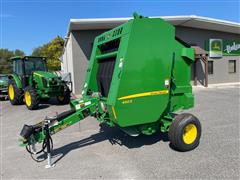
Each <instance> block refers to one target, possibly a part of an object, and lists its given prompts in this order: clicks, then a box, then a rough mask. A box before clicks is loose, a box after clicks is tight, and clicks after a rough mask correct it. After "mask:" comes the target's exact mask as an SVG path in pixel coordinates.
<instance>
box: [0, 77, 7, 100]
mask: <svg viewBox="0 0 240 180" xmlns="http://www.w3.org/2000/svg"><path fill="white" fill-rule="evenodd" d="M7 82H8V75H6V74H0V100H2V99H5V100H7V98H8V94H7Z"/></svg>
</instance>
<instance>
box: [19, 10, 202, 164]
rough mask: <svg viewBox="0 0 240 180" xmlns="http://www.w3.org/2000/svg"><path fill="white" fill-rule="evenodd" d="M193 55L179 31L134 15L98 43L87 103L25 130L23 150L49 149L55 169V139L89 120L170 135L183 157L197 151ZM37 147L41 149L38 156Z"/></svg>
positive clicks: (87, 84)
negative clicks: (188, 152) (191, 73)
mask: <svg viewBox="0 0 240 180" xmlns="http://www.w3.org/2000/svg"><path fill="white" fill-rule="evenodd" d="M193 62H194V49H192V48H191V47H190V46H189V45H188V44H187V43H185V42H184V41H182V40H180V39H179V38H178V37H176V36H175V28H174V26H172V25H171V24H169V23H167V22H165V21H164V20H162V19H159V18H147V17H143V16H139V15H137V14H136V13H135V14H134V19H131V20H129V21H128V22H127V23H125V24H122V25H120V26H118V27H116V28H114V29H112V30H110V31H107V32H105V33H103V34H101V35H99V36H97V37H96V38H95V41H94V46H93V50H92V54H91V58H90V62H89V65H88V68H87V72H86V76H85V82H84V85H83V88H82V98H79V99H75V100H72V101H71V102H70V110H69V111H66V112H63V113H61V114H58V115H56V116H55V117H46V118H45V120H43V121H42V122H40V123H38V124H36V125H32V126H31V125H30V126H29V125H24V127H23V129H22V131H21V133H20V135H21V137H22V139H21V145H22V146H26V149H27V151H28V152H30V153H31V154H38V153H41V152H43V151H44V150H45V148H47V153H48V166H47V167H52V163H51V149H52V138H51V136H52V135H53V134H55V133H57V132H59V131H60V130H62V129H65V128H66V127H69V126H71V125H73V124H75V123H77V122H79V121H81V120H83V119H85V118H86V117H88V116H93V117H95V118H96V119H97V120H98V121H99V122H100V123H106V124H108V125H109V126H117V127H119V128H120V129H122V130H123V131H124V132H125V133H127V134H129V135H131V136H137V135H139V134H145V135H151V134H153V133H155V132H157V131H159V130H160V131H161V132H168V137H169V141H170V143H171V144H172V146H173V147H174V148H175V149H177V150H180V151H189V150H192V149H194V148H196V147H197V146H198V144H199V142H200V137H201V124H200V122H199V120H198V119H197V118H196V117H195V116H193V115H191V114H189V113H182V114H176V112H177V111H179V110H184V109H189V108H192V107H193V106H194V96H193V94H192V86H191V84H190V71H191V64H192V63H193ZM36 143H42V148H41V150H40V151H38V152H37V151H36V148H35V145H36Z"/></svg>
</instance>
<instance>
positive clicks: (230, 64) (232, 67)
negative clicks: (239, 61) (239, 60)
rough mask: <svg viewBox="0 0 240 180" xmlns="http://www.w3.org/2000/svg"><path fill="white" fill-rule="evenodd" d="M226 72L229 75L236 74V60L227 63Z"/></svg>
mask: <svg viewBox="0 0 240 180" xmlns="http://www.w3.org/2000/svg"><path fill="white" fill-rule="evenodd" d="M228 72H229V73H236V60H229V61H228Z"/></svg>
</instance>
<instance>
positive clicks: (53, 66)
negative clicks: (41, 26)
mask: <svg viewBox="0 0 240 180" xmlns="http://www.w3.org/2000/svg"><path fill="white" fill-rule="evenodd" d="M63 47H64V39H63V38H61V37H60V36H57V37H56V38H54V39H53V40H52V41H50V42H49V43H46V44H43V45H42V46H40V47H37V48H35V49H33V52H32V55H33V56H44V57H46V58H47V66H48V69H49V70H50V71H58V70H60V69H61V62H60V60H59V59H60V57H61V55H62V51H63Z"/></svg>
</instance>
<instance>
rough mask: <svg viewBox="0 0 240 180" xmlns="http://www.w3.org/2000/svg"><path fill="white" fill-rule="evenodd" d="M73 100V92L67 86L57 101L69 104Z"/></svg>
mask: <svg viewBox="0 0 240 180" xmlns="http://www.w3.org/2000/svg"><path fill="white" fill-rule="evenodd" d="M70 98H71V91H70V89H69V88H68V86H67V85H65V86H64V91H63V94H62V95H59V96H57V100H58V102H59V103H60V104H69V102H70Z"/></svg>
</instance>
